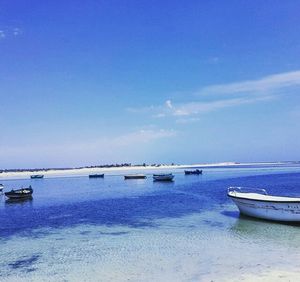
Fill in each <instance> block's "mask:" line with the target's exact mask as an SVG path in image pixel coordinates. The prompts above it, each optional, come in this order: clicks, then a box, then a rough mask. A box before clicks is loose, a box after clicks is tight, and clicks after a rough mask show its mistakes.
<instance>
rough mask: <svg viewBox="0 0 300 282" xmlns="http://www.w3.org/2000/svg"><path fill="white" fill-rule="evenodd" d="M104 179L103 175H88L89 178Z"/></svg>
mask: <svg viewBox="0 0 300 282" xmlns="http://www.w3.org/2000/svg"><path fill="white" fill-rule="evenodd" d="M103 177H104V173H102V174H90V175H89V178H103Z"/></svg>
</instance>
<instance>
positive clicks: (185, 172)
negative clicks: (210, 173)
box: [184, 169, 202, 175]
mask: <svg viewBox="0 0 300 282" xmlns="http://www.w3.org/2000/svg"><path fill="white" fill-rule="evenodd" d="M184 174H185V175H191V174H197V175H199V174H202V169H201V170H200V169H196V170H185V171H184Z"/></svg>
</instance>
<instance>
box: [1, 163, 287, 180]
mask: <svg viewBox="0 0 300 282" xmlns="http://www.w3.org/2000/svg"><path fill="white" fill-rule="evenodd" d="M282 164H284V162H261V163H236V162H222V163H210V164H207V163H199V164H184V165H160V166H148V165H147V166H126V167H125V166H124V167H106V168H98V167H95V168H74V169H49V170H43V169H40V170H35V171H31V170H30V171H26V170H24V171H16V172H2V173H0V179H26V178H28V177H30V175H34V174H43V175H44V176H45V177H47V178H50V177H75V176H84V175H89V174H93V173H108V174H115V175H123V174H125V173H130V172H135V171H140V172H145V173H146V172H147V171H148V172H149V173H151V171H161V170H162V171H164V170H174V169H175V170H176V169H185V168H203V169H205V168H218V167H220V168H221V167H224V166H226V167H229V168H230V167H233V168H234V167H237V166H239V167H240V166H242V167H245V166H249V165H255V166H268V165H282Z"/></svg>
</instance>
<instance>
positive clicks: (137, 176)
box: [124, 174, 147, 180]
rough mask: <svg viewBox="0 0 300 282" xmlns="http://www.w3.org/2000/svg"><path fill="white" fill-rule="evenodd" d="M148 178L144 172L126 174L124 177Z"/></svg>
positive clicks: (126, 178)
mask: <svg viewBox="0 0 300 282" xmlns="http://www.w3.org/2000/svg"><path fill="white" fill-rule="evenodd" d="M145 178H147V177H146V175H144V174H130V175H125V176H124V179H125V180H128V179H145Z"/></svg>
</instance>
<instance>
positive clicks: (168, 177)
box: [153, 173, 174, 181]
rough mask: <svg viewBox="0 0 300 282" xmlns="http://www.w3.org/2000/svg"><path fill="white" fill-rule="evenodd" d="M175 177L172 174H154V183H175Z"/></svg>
mask: <svg viewBox="0 0 300 282" xmlns="http://www.w3.org/2000/svg"><path fill="white" fill-rule="evenodd" d="M173 179H174V175H173V174H172V173H168V174H153V180H154V181H173Z"/></svg>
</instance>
